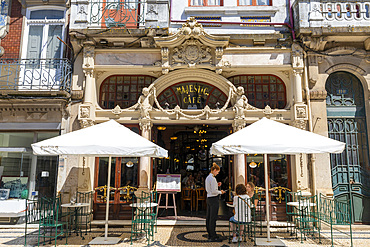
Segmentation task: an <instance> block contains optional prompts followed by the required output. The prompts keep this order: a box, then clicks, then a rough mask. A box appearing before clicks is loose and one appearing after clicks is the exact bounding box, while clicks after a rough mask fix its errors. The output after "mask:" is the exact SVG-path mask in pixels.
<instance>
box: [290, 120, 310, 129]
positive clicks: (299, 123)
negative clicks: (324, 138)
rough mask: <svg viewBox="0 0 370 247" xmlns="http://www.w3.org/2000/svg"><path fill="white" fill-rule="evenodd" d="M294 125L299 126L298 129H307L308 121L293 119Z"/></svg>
mask: <svg viewBox="0 0 370 247" xmlns="http://www.w3.org/2000/svg"><path fill="white" fill-rule="evenodd" d="M293 126H294V127H296V128H298V129H302V130H306V127H307V121H305V120H294V121H293Z"/></svg>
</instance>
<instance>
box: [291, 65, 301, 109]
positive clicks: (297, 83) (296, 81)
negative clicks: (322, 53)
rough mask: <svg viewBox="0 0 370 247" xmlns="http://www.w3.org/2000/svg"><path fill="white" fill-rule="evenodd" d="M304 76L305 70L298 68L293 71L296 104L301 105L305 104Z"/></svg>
mask: <svg viewBox="0 0 370 247" xmlns="http://www.w3.org/2000/svg"><path fill="white" fill-rule="evenodd" d="M302 75H303V69H301V68H296V69H293V81H294V99H295V100H294V103H295V104H301V103H303V97H302Z"/></svg>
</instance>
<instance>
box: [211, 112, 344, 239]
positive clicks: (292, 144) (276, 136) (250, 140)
mask: <svg viewBox="0 0 370 247" xmlns="http://www.w3.org/2000/svg"><path fill="white" fill-rule="evenodd" d="M344 148H345V143H343V142H339V141H336V140H333V139H330V138H327V137H325V136H321V135H318V134H315V133H312V132H308V131H305V130H301V129H298V128H295V127H293V126H289V125H286V124H282V123H279V122H276V121H273V120H269V119H267V118H262V119H261V120H259V121H257V122H255V123H253V124H251V125H249V126H247V127H245V128H243V129H241V130H239V131H238V132H235V133H233V134H231V135H229V136H227V137H225V138H223V139H221V140H219V141H218V142H215V143H213V144H212V147H211V154H215V155H232V154H264V164H265V189H266V221H267V243H263V244H264V245H265V244H268V243H269V242H271V240H270V219H269V217H270V216H269V200H268V199H267V198H268V174H267V173H268V169H267V163H268V161H267V154H301V153H304V154H312V153H341V152H343V150H344ZM274 244H276V243H274Z"/></svg>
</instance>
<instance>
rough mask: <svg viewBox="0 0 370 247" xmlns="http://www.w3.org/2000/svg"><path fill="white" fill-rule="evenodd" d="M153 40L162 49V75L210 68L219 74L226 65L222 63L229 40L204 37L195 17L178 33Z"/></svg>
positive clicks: (218, 37) (203, 32)
mask: <svg viewBox="0 0 370 247" xmlns="http://www.w3.org/2000/svg"><path fill="white" fill-rule="evenodd" d="M154 40H155V42H156V44H157V46H159V47H161V54H162V73H163V74H167V73H168V72H169V71H170V70H173V69H176V68H187V67H188V68H209V69H212V70H215V71H216V72H217V73H218V74H221V72H222V68H223V67H225V66H228V63H227V62H226V61H222V55H223V52H224V47H225V46H227V44H228V37H223V36H212V35H209V34H207V33H206V32H205V31H204V29H203V27H202V25H201V24H200V23H198V22H197V21H196V20H195V19H194V18H190V19H189V20H188V21H187V22H186V23H185V24H184V25H183V26H182V28H181V30H180V31H179V32H178V33H177V34H174V35H172V36H168V37H165V38H161V37H155V38H154Z"/></svg>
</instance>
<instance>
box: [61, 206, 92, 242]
mask: <svg viewBox="0 0 370 247" xmlns="http://www.w3.org/2000/svg"><path fill="white" fill-rule="evenodd" d="M88 206H89V203H73V204H72V203H65V204H62V205H61V207H62V208H67V210H68V211H73V210H74V215H75V233H76V235H77V236H78V231H79V232H80V235H81V237H82V239H85V238H84V237H83V236H82V231H81V229H80V230H78V210H80V209H82V208H83V207H88Z"/></svg>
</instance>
